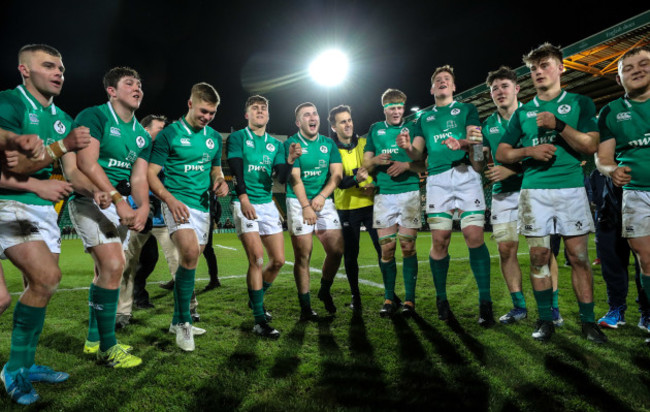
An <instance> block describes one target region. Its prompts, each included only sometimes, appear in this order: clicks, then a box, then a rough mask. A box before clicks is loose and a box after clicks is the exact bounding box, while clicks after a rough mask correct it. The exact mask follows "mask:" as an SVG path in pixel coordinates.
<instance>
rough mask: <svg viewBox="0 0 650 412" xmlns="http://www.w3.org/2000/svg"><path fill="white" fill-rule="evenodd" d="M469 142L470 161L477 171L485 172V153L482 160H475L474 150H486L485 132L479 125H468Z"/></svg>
mask: <svg viewBox="0 0 650 412" xmlns="http://www.w3.org/2000/svg"><path fill="white" fill-rule="evenodd" d="M465 131H466V134H467V142H468V143H469V161H470V163H471V165H472V168H473V169H474V170H475V171H476V172H477V173H481V172H483V169H484V168H485V153H483V156H481V160H474V157H475V155H474V152H475V151H477V150H481V151H484V147H483V144H482V143H483V133H482V132H481V128H480V127H479V126H474V125H471V126H467V127H466V129H465Z"/></svg>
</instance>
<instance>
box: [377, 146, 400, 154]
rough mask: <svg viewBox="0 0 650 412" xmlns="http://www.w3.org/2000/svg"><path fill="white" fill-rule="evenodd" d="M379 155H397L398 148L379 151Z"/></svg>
mask: <svg viewBox="0 0 650 412" xmlns="http://www.w3.org/2000/svg"><path fill="white" fill-rule="evenodd" d="M381 153H382V154H384V153H389V154H393V153H395V154H397V153H399V148H397V147H391V148H390V149H381Z"/></svg>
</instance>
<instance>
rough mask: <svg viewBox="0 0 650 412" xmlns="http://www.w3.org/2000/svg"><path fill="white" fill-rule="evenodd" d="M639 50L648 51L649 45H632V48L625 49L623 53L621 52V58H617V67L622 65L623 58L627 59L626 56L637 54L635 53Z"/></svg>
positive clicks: (649, 51) (649, 50)
mask: <svg viewBox="0 0 650 412" xmlns="http://www.w3.org/2000/svg"><path fill="white" fill-rule="evenodd" d="M641 52H647V53H650V45H648V44H645V45H643V46H637V47H634V48H632V49H630V50H628V51H626V52H625V53H623V55H622V56H621V58H620V59H619V60H618V67H619V68H620V67H621V66H622V65H623V60H625V59H627V58H628V57H632V56H634V55H637V54H639V53H641Z"/></svg>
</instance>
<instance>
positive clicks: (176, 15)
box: [0, 0, 647, 134]
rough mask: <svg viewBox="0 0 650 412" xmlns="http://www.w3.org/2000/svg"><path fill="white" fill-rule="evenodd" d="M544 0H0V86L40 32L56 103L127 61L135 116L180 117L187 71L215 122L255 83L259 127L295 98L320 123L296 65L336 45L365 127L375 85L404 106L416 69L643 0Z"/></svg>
mask: <svg viewBox="0 0 650 412" xmlns="http://www.w3.org/2000/svg"><path fill="white" fill-rule="evenodd" d="M229 3H231V2H229ZM232 3H234V2H232ZM423 4H426V6H423ZM551 4H558V3H551V2H544V3H537V4H535V5H533V3H530V2H528V3H524V2H518V3H495V2H464V1H456V2H453V4H452V2H434V1H429V2H423V1H420V2H410V1H400V2H396V1H392V2H381V1H373V2H369V1H354V0H348V1H310V0H304V1H300V2H289V1H286V2H285V1H269V2H255V1H245V2H244V1H242V2H239V4H238V5H229V6H227V7H226V6H223V5H219V4H218V3H217V2H216V1H210V2H208V1H200V0H196V1H180V0H176V1H169V2H165V1H158V2H153V1H143V0H130V1H126V0H123V1H112V0H104V1H97V0H88V1H86V2H80V1H75V2H72V1H67V0H62V1H59V2H52V1H49V2H45V1H42V0H34V1H24V0H21V1H14V0H3V2H1V3H0V51H1V55H0V89H2V90H4V89H7V88H13V87H15V85H16V84H17V83H18V82H19V81H20V77H19V75H18V72H17V70H16V67H17V63H16V52H17V51H18V49H19V48H20V46H22V45H23V44H27V43H48V44H50V45H52V46H54V47H56V48H57V49H59V51H61V53H62V54H63V62H64V64H65V66H66V81H65V85H64V89H63V93H62V95H61V96H59V97H58V98H57V100H56V103H57V105H58V106H60V107H61V108H63V109H64V110H65V111H67V112H68V113H69V114H70V115H72V116H75V115H76V114H77V113H78V112H79V111H80V110H81V109H83V108H84V107H87V106H92V105H96V104H101V103H103V102H104V101H105V99H106V95H105V93H104V91H103V90H102V86H101V78H102V76H103V74H104V72H105V71H106V70H108V69H109V68H111V67H114V66H118V65H127V66H131V67H133V68H135V69H137V70H138V71H139V72H140V74H141V76H142V78H143V87H144V91H145V96H144V101H143V104H142V106H141V108H140V110H139V111H138V113H137V115H138V117H139V118H141V117H144V116H145V115H147V114H149V113H160V114H165V115H167V116H168V117H170V118H172V119H173V118H177V117H179V116H181V115H182V114H184V113H185V111H186V108H187V107H186V100H187V98H188V95H189V90H190V88H191V86H192V84H194V83H196V82H199V81H207V82H209V83H211V84H212V85H214V86H215V87H216V89H217V90H218V91H219V93H220V95H221V100H222V104H221V106H220V107H219V110H218V112H217V116H216V119H215V121H214V122H213V123H212V127H214V128H215V129H217V130H218V131H222V132H227V131H230V129H231V127H234V128H235V129H239V128H241V127H244V126H245V120H244V118H243V105H244V101H245V100H246V98H247V97H248V96H249V95H250V94H253V93H255V92H260V91H262V92H263V94H264V95H265V96H266V97H268V98H269V99H270V101H271V107H270V109H271V121H270V123H269V131H271V132H272V133H279V134H293V133H294V132H295V130H296V127H295V125H294V118H293V110H294V107H295V106H296V105H297V104H298V103H301V102H304V101H312V102H314V103H316V104H317V106H318V108H319V111H320V114H321V132H322V133H326V117H327V110H328V109H327V107H326V106H327V92H326V90H325V89H324V88H322V87H321V86H318V85H316V84H315V83H314V82H313V81H312V80H311V79H309V78H308V76H307V74H306V69H307V66H308V64H309V62H310V60H311V59H312V58H314V57H315V55H316V54H317V52H318V51H320V50H323V49H326V48H329V47H338V48H341V49H343V50H345V52H346V53H347V54H348V56H349V58H350V60H351V71H350V74H349V78H348V80H347V81H346V83H345V84H343V85H342V86H339V87H336V88H333V89H331V90H330V107H332V106H334V105H336V104H341V103H345V104H349V105H351V106H352V110H353V118H354V120H355V126H356V131H357V132H359V133H365V131H367V129H368V127H369V125H370V124H371V123H373V122H374V121H377V120H382V119H383V113H382V108H381V105H380V102H379V98H380V95H381V93H382V92H383V91H384V90H385V89H386V88H389V87H394V88H399V89H401V90H403V91H404V92H405V93H406V94H407V95H408V96H409V99H408V102H407V107H411V106H416V105H417V106H420V107H425V106H428V105H430V104H431V103H432V102H433V99H432V97H431V96H430V95H429V87H430V83H429V81H430V80H429V79H430V76H431V73H432V72H433V69H434V68H435V67H437V66H440V65H443V64H451V65H452V66H454V67H455V69H456V78H457V81H456V83H457V91H458V92H460V91H463V90H466V89H468V88H471V87H473V86H476V85H478V84H480V83H482V82H483V81H484V79H485V76H486V74H487V72H488V71H489V70H494V69H496V68H497V67H498V66H499V65H501V64H506V65H510V66H511V67H513V68H516V67H519V66H521V64H522V63H521V56H522V54H524V53H525V52H527V51H528V50H530V49H531V48H532V47H535V46H537V45H539V44H540V43H542V42H544V41H550V42H551V43H553V44H557V45H560V46H562V47H564V46H568V45H570V44H573V43H575V42H577V41H579V40H582V39H584V38H586V37H588V36H590V35H592V34H595V33H597V32H599V31H601V30H604V29H607V28H609V27H611V26H613V25H615V24H618V23H620V22H622V21H624V20H626V19H628V18H630V17H633V16H635V15H637V14H639V13H641V12H643V11H645V10H646V9H647V8H646V7H643V6H642V4H643V2H633V3H632V2H627V3H625V7H624V8H623V7H621V8H616V7H615V4H614V3H608V8H607V9H603V8H600V7H595V8H593V9H589V10H586V9H585V8H584V6H583V4H584V2H576V4H575V5H573V3H571V2H563V3H562V5H563V8H562V9H560V8H557V9H556V10H554V11H553V12H549V11H545V10H543V8H545V7H549V5H551ZM581 4H582V5H581ZM526 8H528V9H531V8H532V9H533V11H530V10H528V11H526V10H525V9H526Z"/></svg>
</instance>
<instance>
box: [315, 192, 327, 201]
mask: <svg viewBox="0 0 650 412" xmlns="http://www.w3.org/2000/svg"><path fill="white" fill-rule="evenodd" d="M316 196H322V197H323V199H325V200H327V198H326V197H325V196H324V195H323V194H322V193H319V194H317V195H316Z"/></svg>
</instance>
